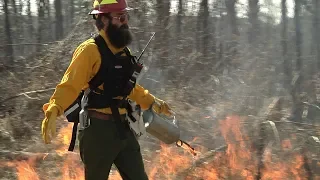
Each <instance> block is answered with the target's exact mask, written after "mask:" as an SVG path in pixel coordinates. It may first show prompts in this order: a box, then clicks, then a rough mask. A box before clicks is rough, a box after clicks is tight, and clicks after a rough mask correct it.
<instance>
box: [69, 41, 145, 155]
mask: <svg viewBox="0 0 320 180" xmlns="http://www.w3.org/2000/svg"><path fill="white" fill-rule="evenodd" d="M94 40H95V44H96V45H97V46H98V50H99V53H100V55H101V65H100V68H99V70H98V72H97V74H96V75H95V76H94V77H93V78H92V79H91V80H90V82H89V88H90V89H91V90H92V91H93V92H97V93H100V94H103V96H102V97H103V102H108V104H109V105H110V109H111V112H112V116H113V118H114V119H115V123H116V126H117V129H118V132H119V136H120V139H121V140H123V139H125V138H126V134H125V127H124V124H123V123H121V115H120V112H119V109H118V108H119V107H120V108H126V109H127V110H128V111H129V112H130V107H129V106H130V105H128V102H127V101H126V98H127V95H129V94H130V92H131V90H132V89H133V87H134V85H135V82H136V78H137V75H139V73H140V71H141V69H142V67H143V66H142V64H138V63H136V62H135V63H133V65H134V67H133V69H134V71H133V72H132V73H133V74H132V76H131V77H130V79H129V83H128V84H127V86H128V87H126V91H127V92H125V94H126V96H125V97H123V99H122V100H119V99H117V100H116V99H113V97H112V96H111V95H110V94H108V93H105V90H104V91H102V90H100V89H99V88H98V87H99V86H100V85H101V84H103V83H104V80H105V79H104V78H105V77H104V76H105V75H106V74H107V73H108V72H111V71H110V69H111V68H112V63H111V61H112V59H113V58H112V57H115V56H121V54H120V53H123V52H120V53H118V54H116V55H114V54H113V53H112V52H111V50H110V49H109V48H108V46H107V44H106V42H105V41H104V39H103V37H102V36H100V35H99V36H96V37H95V38H94ZM123 51H124V52H125V53H126V55H127V56H129V57H132V56H131V54H130V52H129V50H128V48H127V47H126V48H124V50H123ZM132 59H133V60H134V61H135V59H134V58H132ZM93 92H91V93H89V96H90V94H91V95H92V94H93ZM81 94H83V92H82V93H81ZM81 97H82V95H81ZM92 98H93V97H92ZM99 98H100V97H99ZM80 99H81V98H80ZM89 99H90V98H89ZM93 99H94V98H93ZM100 100H101V99H100ZM79 104H80V103H79ZM89 107H90V105H89ZM95 108H100V107H95ZM101 108H104V107H101ZM129 115H130V113H129ZM75 119H76V120H75V121H73V123H74V124H73V128H72V137H71V142H70V145H69V148H68V151H73V150H74V147H75V143H76V137H77V130H78V124H79V119H78V118H75ZM68 120H69V119H68Z"/></svg>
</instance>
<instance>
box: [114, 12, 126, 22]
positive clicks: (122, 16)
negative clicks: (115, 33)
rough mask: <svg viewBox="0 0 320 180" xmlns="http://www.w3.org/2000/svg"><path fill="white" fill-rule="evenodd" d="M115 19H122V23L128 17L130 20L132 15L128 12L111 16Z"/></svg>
mask: <svg viewBox="0 0 320 180" xmlns="http://www.w3.org/2000/svg"><path fill="white" fill-rule="evenodd" d="M111 17H112V18H113V19H116V20H118V21H120V22H121V23H123V22H124V21H125V20H126V19H127V20H129V19H130V16H129V14H128V13H126V14H121V15H119V16H111Z"/></svg>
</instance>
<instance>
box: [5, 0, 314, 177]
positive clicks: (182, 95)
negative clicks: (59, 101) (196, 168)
mask: <svg viewBox="0 0 320 180" xmlns="http://www.w3.org/2000/svg"><path fill="white" fill-rule="evenodd" d="M319 3H320V2H319V0H290V1H289V0H241V1H240V0H153V1H149V0H139V1H129V5H130V6H131V7H133V8H134V10H133V11H132V12H130V15H131V19H130V29H131V30H132V32H133V34H134V38H135V41H134V42H133V43H132V44H131V45H130V48H131V49H132V51H133V52H134V53H136V54H139V52H141V50H142V49H143V48H144V46H145V44H146V43H147V41H148V40H149V38H150V37H151V34H152V32H156V35H155V38H154V39H153V40H152V42H151V44H150V46H149V47H148V49H147V50H146V52H145V54H144V56H143V57H142V59H143V61H144V63H145V65H146V68H145V69H144V71H143V73H142V76H141V78H140V80H139V82H140V84H142V85H143V86H144V87H145V88H146V89H149V90H150V92H151V93H152V94H154V95H157V96H158V97H160V98H162V99H164V100H166V101H168V102H169V103H170V104H171V105H172V107H173V108H174V109H175V111H177V113H178V118H179V119H181V120H180V121H179V123H180V124H179V125H180V126H181V128H182V129H183V132H182V137H183V138H185V139H186V140H188V141H193V138H195V137H200V139H201V142H197V141H196V142H194V144H195V145H201V146H205V147H206V148H207V149H214V148H216V147H218V146H220V145H223V144H225V143H226V140H225V139H223V138H222V135H221V132H220V131H221V128H220V129H219V128H217V127H219V120H221V119H225V118H226V117H228V116H230V115H237V116H241V117H246V120H245V121H244V122H245V124H246V125H248V124H249V125H248V126H249V127H250V126H253V127H251V128H248V127H247V130H248V129H249V130H248V131H250V132H253V134H254V132H256V131H257V129H256V128H255V127H256V125H257V124H259V123H260V122H261V119H260V116H261V112H262V111H263V112H265V111H264V110H265V106H266V104H267V105H270V102H271V101H270V100H274V99H277V100H276V105H275V107H276V108H277V111H278V112H277V113H276V117H272V118H273V119H271V120H273V121H279V122H281V121H283V122H284V121H289V122H290V123H289V124H291V125H292V126H294V127H295V128H296V129H297V131H298V133H302V134H304V135H303V138H302V139H303V140H306V139H308V138H309V137H319V136H320V132H319V131H320V129H319V125H320V107H319V106H320V73H319V68H320V34H319V32H320V24H319V22H320V21H319V18H320V15H319V11H320V9H319V6H320V5H319ZM91 5H92V2H91V1H83V0H68V1H61V0H33V1H32V0H26V1H21V0H1V2H0V22H1V24H0V26H1V28H0V42H1V44H0V77H1V78H0V82H1V86H0V94H1V96H0V120H1V121H0V141H1V143H0V151H1V152H2V154H1V153H0V157H2V159H4V160H8V159H9V160H15V158H16V155H14V158H13V157H12V155H11V154H10V153H9V152H11V151H16V152H18V154H19V153H20V152H47V151H49V150H52V149H54V148H56V147H55V146H54V145H52V146H45V145H44V144H42V142H41V139H40V124H41V120H42V118H43V112H42V105H43V104H44V103H46V102H47V101H48V99H49V97H50V95H51V94H52V92H53V90H54V88H55V86H56V84H57V83H58V82H59V81H60V79H61V77H62V75H63V72H64V71H65V69H66V68H67V66H68V65H69V63H70V59H71V57H72V53H73V50H74V49H75V48H76V47H77V46H78V45H79V44H80V43H81V42H82V41H84V40H86V39H88V38H90V37H91V36H92V34H94V33H97V31H96V29H95V27H94V22H93V20H92V17H90V16H88V12H89V11H90V8H91ZM268 107H269V106H268ZM264 120H265V119H264ZM269 120H270V119H269ZM65 125H66V123H62V124H61V127H60V128H62V127H64V126H65ZM291 125H290V127H291ZM288 126H289V125H285V127H288ZM67 133H69V132H67ZM70 133H71V130H70ZM296 133H297V132H296ZM283 139H285V138H283ZM295 141H298V140H295ZM317 143H320V142H318V141H317ZM317 143H316V145H317V147H318V144H317ZM30 144H32V146H30ZM158 144H159V142H158V141H157V140H155V139H153V138H152V137H149V138H148V139H146V140H144V141H143V142H142V146H144V147H146V148H147V149H151V150H152V149H157V148H158V149H159V148H160V147H159V145H158ZM299 145H301V144H299ZM50 148H51V149H50ZM313 148H314V147H313ZM48 149H49V150H48ZM315 149H317V148H315ZM22 154H23V153H22ZM8 156H9V157H10V158H8ZM146 156H147V155H146ZM318 156H319V152H316V153H315V155H314V154H313V155H312V158H310V159H315V160H314V161H315V162H316V163H315V164H316V165H315V166H316V168H319V167H320V163H319V162H320V161H318V158H319V157H318ZM312 162H313V161H312ZM312 162H311V161H307V162H305V163H306V164H308V163H309V164H310V163H311V164H312ZM317 163H318V165H317ZM0 164H1V163H0ZM310 166H311V165H310ZM0 167H2V166H1V165H0ZM3 167H4V166H3ZM40 167H41V166H39V165H38V166H37V168H38V169H41V168H40ZM9 169H10V172H11V171H12V172H14V170H12V168H9ZM308 169H309V170H308ZM306 171H307V172H309V175H308V177H311V176H314V177H316V176H315V175H313V174H314V173H315V170H314V167H311V170H310V168H307V170H306ZM39 174H41V172H39ZM310 174H311V175H310ZM14 177H16V175H14V173H8V172H7V169H6V168H4V169H3V170H1V169H0V178H3V179H14ZM40 179H41V178H40ZM167 179H168V178H167ZM221 179H223V178H221ZM289 179H290V178H289Z"/></svg>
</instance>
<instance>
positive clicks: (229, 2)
mask: <svg viewBox="0 0 320 180" xmlns="http://www.w3.org/2000/svg"><path fill="white" fill-rule="evenodd" d="M236 2H237V0H226V2H225V3H226V8H227V13H228V18H229V23H230V27H231V37H232V42H231V43H230V46H229V50H228V52H229V53H230V55H231V56H232V57H235V56H236V55H237V54H238V51H237V46H238V39H239V36H240V32H239V29H238V23H237V13H236V9H235V4H236ZM230 55H228V57H229V58H232V57H230ZM228 61H230V60H228ZM226 63H229V62H226Z"/></svg>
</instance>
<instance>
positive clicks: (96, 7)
mask: <svg viewBox="0 0 320 180" xmlns="http://www.w3.org/2000/svg"><path fill="white" fill-rule="evenodd" d="M130 9H131V8H129V7H128V5H127V2H126V0H94V2H93V10H92V11H91V12H90V13H89V15H95V14H103V13H110V12H122V11H128V10H130Z"/></svg>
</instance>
